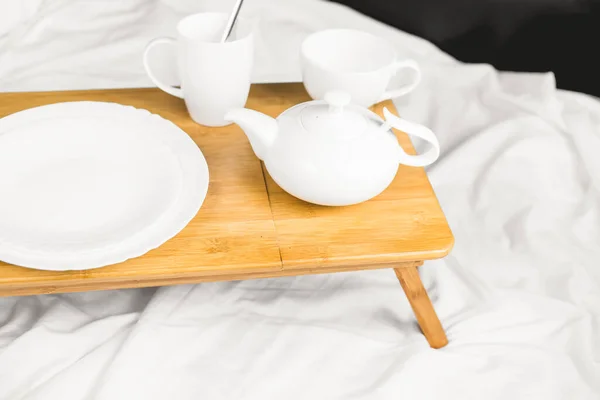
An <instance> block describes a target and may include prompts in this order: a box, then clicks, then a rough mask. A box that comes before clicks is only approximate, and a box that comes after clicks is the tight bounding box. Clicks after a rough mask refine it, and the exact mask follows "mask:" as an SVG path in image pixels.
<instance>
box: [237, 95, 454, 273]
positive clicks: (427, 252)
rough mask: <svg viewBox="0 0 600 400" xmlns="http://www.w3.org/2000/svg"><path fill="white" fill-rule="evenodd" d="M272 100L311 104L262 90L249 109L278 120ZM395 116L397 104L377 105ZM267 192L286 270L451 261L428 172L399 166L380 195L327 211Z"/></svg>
mask: <svg viewBox="0 0 600 400" xmlns="http://www.w3.org/2000/svg"><path fill="white" fill-rule="evenodd" d="M273 99H286V100H288V101H291V102H292V103H294V104H297V103H301V102H304V101H307V100H310V99H309V97H308V95H307V94H306V93H305V92H304V91H303V90H297V88H296V87H294V86H290V85H281V86H278V87H277V88H273V89H271V88H270V87H268V86H263V87H260V90H257V91H255V96H254V97H253V98H252V101H250V102H249V104H248V107H250V108H255V109H260V110H261V111H267V114H270V115H271V116H276V115H278V113H279V111H280V107H279V104H273V105H272V106H270V107H265V105H266V104H267V103H268V101H271V102H272V101H273ZM383 107H387V108H388V109H389V110H390V111H392V112H394V113H396V109H395V107H394V104H393V103H392V102H391V101H386V102H383V103H379V104H377V105H375V107H374V111H375V112H376V113H377V114H379V115H382V114H383ZM396 136H397V137H398V140H399V141H400V144H401V145H402V147H403V148H404V149H405V151H407V152H408V153H410V154H414V153H415V150H414V148H413V146H412V144H411V142H410V140H409V138H408V136H407V135H406V134H404V133H401V132H396ZM263 171H264V172H265V176H266V177H267V188H268V191H269V199H270V201H271V209H272V211H273V218H274V220H275V226H276V229H277V238H278V241H279V246H280V249H281V258H282V261H283V268H284V269H290V268H299V267H305V266H309V265H317V266H340V265H347V264H354V265H369V264H372V263H391V262H398V261H409V260H429V259H434V258H441V257H444V256H446V255H447V254H448V253H449V252H450V250H451V248H452V246H453V244H454V238H453V236H452V232H451V231H450V228H449V227H448V223H447V222H446V217H445V216H444V213H443V212H442V209H441V207H440V205H439V203H438V201H437V198H436V196H435V193H434V192H433V189H432V187H431V184H430V183H429V179H428V178H427V175H426V173H425V171H424V170H423V168H413V167H407V166H400V168H399V169H398V173H397V175H396V178H395V180H394V181H393V182H392V184H391V185H390V186H389V187H388V188H387V189H386V190H385V191H384V192H383V193H382V194H381V195H379V196H377V197H376V198H374V199H371V200H369V201H367V202H364V203H362V204H358V205H355V206H349V207H324V206H318V205H314V204H309V203H306V202H304V201H301V200H298V199H296V198H294V197H293V196H291V195H289V194H288V193H286V192H284V191H283V190H282V189H281V188H280V187H279V186H278V185H277V184H276V183H275V182H274V181H273V179H272V178H271V177H270V176H268V173H267V171H266V169H265V168H264V165H263Z"/></svg>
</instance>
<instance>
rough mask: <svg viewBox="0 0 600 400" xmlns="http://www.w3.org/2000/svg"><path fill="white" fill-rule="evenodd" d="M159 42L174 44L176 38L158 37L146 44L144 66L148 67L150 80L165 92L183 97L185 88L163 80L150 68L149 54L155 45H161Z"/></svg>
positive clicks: (147, 71)
mask: <svg viewBox="0 0 600 400" xmlns="http://www.w3.org/2000/svg"><path fill="white" fill-rule="evenodd" d="M159 44H168V45H174V44H175V39H173V38H170V37H161V38H156V39H154V40H152V41H151V42H150V43H148V44H147V45H146V49H145V50H144V68H145V69H146V73H147V74H148V76H149V77H150V80H151V81H152V83H154V84H155V85H156V86H157V87H158V88H159V89H161V90H162V91H164V92H167V93H169V94H170V95H172V96H175V97H179V98H180V99H183V90H181V89H179V88H176V87H173V86H171V85H167V84H165V83H163V82H161V81H160V80H159V79H158V78H157V77H156V75H154V73H153V72H152V69H151V68H150V63H149V62H148V56H149V55H150V50H151V49H152V48H153V47H154V46H156V45H159Z"/></svg>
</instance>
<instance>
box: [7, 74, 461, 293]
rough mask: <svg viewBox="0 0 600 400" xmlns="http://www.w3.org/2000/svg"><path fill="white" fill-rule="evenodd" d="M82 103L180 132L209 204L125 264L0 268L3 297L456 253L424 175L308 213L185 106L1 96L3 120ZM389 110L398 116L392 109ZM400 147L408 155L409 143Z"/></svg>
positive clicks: (142, 97)
mask: <svg viewBox="0 0 600 400" xmlns="http://www.w3.org/2000/svg"><path fill="white" fill-rule="evenodd" d="M307 99H308V96H307V94H306V92H305V91H304V89H303V87H302V85H301V84H273V85H254V86H253V87H252V90H251V93H250V98H249V99H248V103H247V107H249V108H254V109H258V110H260V111H262V112H265V113H267V114H270V115H272V116H277V115H279V114H280V113H281V112H282V111H284V110H285V109H287V108H289V107H290V106H292V105H294V104H297V103H299V102H302V101H305V100H307ZM81 100H94V101H107V102H116V103H121V104H126V105H133V106H135V107H139V108H145V109H148V110H150V111H151V112H153V113H156V114H159V115H161V116H163V117H164V118H167V119H169V120H171V121H173V122H174V123H175V124H177V125H178V126H179V127H180V128H182V129H183V130H184V131H186V132H187V133H188V134H189V135H190V137H191V138H192V139H193V140H194V141H195V142H196V143H197V144H198V146H199V147H200V149H201V150H202V152H203V153H204V156H205V157H206V160H207V163H208V166H209V169H210V185H209V190H208V194H207V198H206V200H205V203H204V205H203V206H202V208H201V209H200V211H199V213H198V214H197V215H196V217H195V218H194V219H193V220H192V222H191V223H190V224H189V225H188V226H187V227H186V228H185V229H184V230H183V231H182V232H181V233H179V234H178V235H177V236H176V237H174V238H173V239H171V240H169V241H167V242H166V243H165V244H164V245H162V246H161V247H159V248H158V249H155V250H152V251H150V252H149V253H147V254H146V255H144V256H142V257H138V258H135V259H132V260H128V261H126V262H124V263H121V264H117V265H111V266H107V267H104V268H98V269H94V270H87V271H65V272H52V271H37V270H31V269H26V268H21V267H17V266H13V265H8V264H3V263H1V262H0V295H17V294H19V295H25V294H36V293H46V292H47V291H46V290H50V291H52V292H66V291H76V290H101V289H112V288H124V287H143V286H156V285H163V284H176V283H190V282H204V281H207V280H223V279H249V278H252V277H267V276H269V277H272V276H286V275H294V274H305V273H317V272H318V273H320V272H334V271H338V270H340V271H341V270H343V271H348V270H358V269H366V268H390V267H392V266H393V265H394V264H398V263H406V262H408V263H409V264H402V265H411V264H410V262H413V261H420V260H427V259H432V258H439V257H443V256H444V255H446V254H447V253H448V252H449V250H450V248H451V247H452V243H453V238H452V234H451V232H450V229H449V227H448V225H447V223H446V219H445V217H444V215H443V213H442V211H441V209H440V207H439V205H438V202H437V199H436V197H435V194H434V193H433V190H432V189H431V186H430V184H429V181H428V179H427V176H426V174H425V172H424V171H423V169H421V168H409V167H400V169H399V171H398V175H397V177H396V180H395V181H394V182H393V184H392V186H391V187H390V188H389V189H388V190H387V191H386V192H384V193H383V194H382V195H380V196H379V197H377V198H376V199H373V200H371V201H369V202H366V203H363V204H361V205H358V206H352V207H342V208H330V207H320V206H313V205H311V204H308V203H304V202H302V201H300V200H297V199H295V198H293V197H292V196H289V195H287V194H286V193H285V192H283V191H282V190H281V189H280V188H279V187H278V186H277V185H276V184H275V183H274V182H273V181H272V180H271V179H270V177H268V174H266V175H265V174H264V172H263V169H262V167H261V163H260V161H259V160H258V159H257V158H256V157H255V156H254V154H253V153H252V150H251V147H250V145H249V143H248V140H247V138H246V136H245V135H244V134H243V132H242V131H241V130H240V129H239V127H237V126H236V125H230V126H227V127H222V128H209V127H204V126H200V125H198V124H196V123H194V122H193V121H192V120H191V119H190V118H189V116H188V114H187V112H186V109H185V105H184V103H183V101H182V100H180V99H177V98H174V97H172V96H169V95H167V94H165V93H163V92H161V91H160V90H158V89H119V90H92V91H70V92H45V93H5V94H0V117H2V116H5V115H8V114H11V113H14V112H17V111H20V110H24V109H27V108H31V107H35V106H39V105H44V104H51V103H57V102H65V101H81ZM386 106H388V107H389V108H390V109H391V110H392V111H395V109H394V108H393V104H392V103H391V102H388V103H387V104H386ZM380 108H381V106H379V108H378V109H377V111H378V112H380V111H381V110H380ZM399 138H400V140H401V142H402V144H403V146H404V147H405V148H406V149H407V150H409V151H411V149H412V146H411V145H410V141H408V139H407V137H406V135H403V134H400V135H399ZM0 195H1V193H0Z"/></svg>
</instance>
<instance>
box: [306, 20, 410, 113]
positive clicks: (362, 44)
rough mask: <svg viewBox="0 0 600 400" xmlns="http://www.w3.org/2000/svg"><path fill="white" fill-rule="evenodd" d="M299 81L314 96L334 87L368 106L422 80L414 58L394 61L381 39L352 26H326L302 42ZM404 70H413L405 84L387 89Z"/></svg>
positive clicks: (396, 94)
mask: <svg viewBox="0 0 600 400" xmlns="http://www.w3.org/2000/svg"><path fill="white" fill-rule="evenodd" d="M300 58H301V60H302V81H303V82H304V87H305V88H306V91H307V92H308V94H309V95H310V96H311V97H312V98H313V99H319V100H320V99H323V98H324V96H325V93H327V92H329V91H334V90H341V91H344V92H347V93H349V94H350V95H351V97H352V102H353V103H355V104H358V105H361V106H363V107H369V106H371V105H373V104H375V103H378V102H380V101H383V100H387V99H391V98H394V97H399V96H402V95H405V94H407V93H409V92H411V91H412V90H413V89H414V88H415V87H417V85H418V84H419V81H420V80H421V72H420V70H419V65H418V64H417V62H416V61H414V60H410V59H409V60H397V59H396V52H395V51H394V48H393V47H392V46H391V45H390V44H388V43H387V42H386V41H385V40H384V39H382V38H379V37H377V36H374V35H371V34H370V33H366V32H362V31H357V30H352V29H328V30H324V31H320V32H316V33H314V34H312V35H310V36H308V37H307V38H306V39H305V40H304V42H303V43H302V50H301V56H300ZM403 69H410V70H413V71H414V78H413V80H412V82H411V83H410V84H408V85H405V86H402V87H398V88H392V89H389V88H388V86H389V84H390V80H391V78H392V77H393V76H394V75H395V74H396V73H397V72H398V71H399V70H403Z"/></svg>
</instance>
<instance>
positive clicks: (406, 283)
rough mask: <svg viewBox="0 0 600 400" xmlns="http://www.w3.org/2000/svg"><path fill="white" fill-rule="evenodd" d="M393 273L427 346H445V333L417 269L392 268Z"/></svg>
mask: <svg viewBox="0 0 600 400" xmlns="http://www.w3.org/2000/svg"><path fill="white" fill-rule="evenodd" d="M394 272H395V273H396V276H397V277H398V280H399V281H400V285H402V289H404V293H405V294H406V297H407V298H408V301H409V302H410V306H411V307H412V309H413V312H414V313H415V316H416V317H417V321H418V322H419V326H420V327H421V330H422V331H423V334H424V335H425V338H426V339H427V342H429V345H430V346H431V347H433V348H434V349H439V348H441V347H444V346H445V345H447V344H448V339H447V338H446V333H445V332H444V328H443V327H442V324H441V322H440V320H439V318H438V316H437V314H436V313H435V310H434V309H433V305H432V304H431V300H429V296H428V295H427V291H426V290H425V288H424V287H423V283H422V282H421V278H420V277H419V272H418V271H417V267H414V266H411V267H404V268H394Z"/></svg>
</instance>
